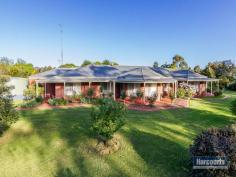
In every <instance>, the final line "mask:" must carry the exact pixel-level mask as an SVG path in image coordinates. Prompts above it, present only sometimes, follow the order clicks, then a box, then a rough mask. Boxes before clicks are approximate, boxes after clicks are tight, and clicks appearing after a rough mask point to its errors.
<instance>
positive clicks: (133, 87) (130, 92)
mask: <svg viewBox="0 0 236 177" xmlns="http://www.w3.org/2000/svg"><path fill="white" fill-rule="evenodd" d="M139 89H140V84H128V90H127V94H128V96H131V95H134V96H136V93H137V91H138V90H139Z"/></svg>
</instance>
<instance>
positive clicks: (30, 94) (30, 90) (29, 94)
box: [23, 84, 36, 100]
mask: <svg viewBox="0 0 236 177" xmlns="http://www.w3.org/2000/svg"><path fill="white" fill-rule="evenodd" d="M23 95H24V100H32V99H34V98H35V97H36V88H35V84H33V85H29V86H28V87H27V88H26V89H25V90H24V93H23Z"/></svg>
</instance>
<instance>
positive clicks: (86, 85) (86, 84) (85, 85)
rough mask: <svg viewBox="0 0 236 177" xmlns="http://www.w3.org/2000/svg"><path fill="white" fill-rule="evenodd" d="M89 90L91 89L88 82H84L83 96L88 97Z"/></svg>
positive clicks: (82, 86) (82, 84)
mask: <svg viewBox="0 0 236 177" xmlns="http://www.w3.org/2000/svg"><path fill="white" fill-rule="evenodd" d="M88 88H89V83H88V82H86V83H85V82H82V83H81V93H82V94H83V95H86V94H87V90H88Z"/></svg>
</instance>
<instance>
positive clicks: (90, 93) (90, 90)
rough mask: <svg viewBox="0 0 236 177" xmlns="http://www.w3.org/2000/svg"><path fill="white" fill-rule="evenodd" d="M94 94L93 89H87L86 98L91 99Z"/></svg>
mask: <svg viewBox="0 0 236 177" xmlns="http://www.w3.org/2000/svg"><path fill="white" fill-rule="evenodd" d="M93 94H94V89H93V88H89V89H88V90H87V97H89V98H92V97H93Z"/></svg>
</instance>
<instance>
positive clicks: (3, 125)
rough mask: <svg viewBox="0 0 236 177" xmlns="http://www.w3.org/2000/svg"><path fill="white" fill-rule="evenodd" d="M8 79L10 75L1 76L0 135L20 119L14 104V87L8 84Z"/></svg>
mask: <svg viewBox="0 0 236 177" xmlns="http://www.w3.org/2000/svg"><path fill="white" fill-rule="evenodd" d="M8 81H9V78H8V77H5V76H0V135H1V134H2V133H3V132H4V131H5V130H7V129H8V128H9V127H10V125H11V124H12V123H14V122H16V121H17V119H18V114H17V112H16V110H15V108H14V106H13V96H12V95H11V89H12V87H10V86H7V85H6V83H7V82H8Z"/></svg>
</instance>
